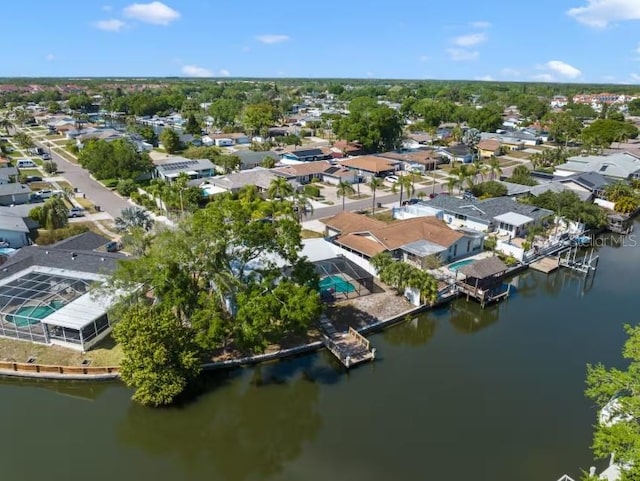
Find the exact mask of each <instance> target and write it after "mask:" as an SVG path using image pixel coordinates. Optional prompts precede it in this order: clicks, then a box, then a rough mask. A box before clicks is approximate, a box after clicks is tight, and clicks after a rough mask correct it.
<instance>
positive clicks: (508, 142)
mask: <svg viewBox="0 0 640 481" xmlns="http://www.w3.org/2000/svg"><path fill="white" fill-rule="evenodd" d="M480 140H481V141H483V140H495V141H497V142H499V143H500V146H501V147H504V149H505V150H523V149H524V146H525V143H524V141H523V140H522V139H520V138H517V137H514V136H513V135H511V133H502V134H499V133H488V132H482V133H481V134H480Z"/></svg>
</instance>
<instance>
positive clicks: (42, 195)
mask: <svg viewBox="0 0 640 481" xmlns="http://www.w3.org/2000/svg"><path fill="white" fill-rule="evenodd" d="M36 195H37V196H38V197H40V198H41V199H48V198H49V197H51V196H52V195H53V191H52V190H51V189H43V190H39V191H38V192H36Z"/></svg>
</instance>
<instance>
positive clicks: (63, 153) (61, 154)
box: [54, 147, 78, 164]
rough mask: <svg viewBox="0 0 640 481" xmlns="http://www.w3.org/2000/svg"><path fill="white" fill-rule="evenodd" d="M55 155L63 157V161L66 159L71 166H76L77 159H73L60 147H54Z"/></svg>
mask: <svg viewBox="0 0 640 481" xmlns="http://www.w3.org/2000/svg"><path fill="white" fill-rule="evenodd" d="M54 150H55V153H56V154H58V155H59V156H60V157H63V158H65V159H67V160H68V161H69V162H71V163H72V164H77V163H78V159H76V158H75V157H73V156H72V155H71V154H70V153H69V152H67V151H66V150H64V149H63V148H61V147H56V148H55V149H54Z"/></svg>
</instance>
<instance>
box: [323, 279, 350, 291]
mask: <svg viewBox="0 0 640 481" xmlns="http://www.w3.org/2000/svg"><path fill="white" fill-rule="evenodd" d="M329 289H333V292H355V291H356V288H355V287H353V284H351V282H349V281H347V280H345V279H343V278H342V277H340V276H328V277H325V278H324V279H322V280H321V281H320V290H321V291H328V290H329Z"/></svg>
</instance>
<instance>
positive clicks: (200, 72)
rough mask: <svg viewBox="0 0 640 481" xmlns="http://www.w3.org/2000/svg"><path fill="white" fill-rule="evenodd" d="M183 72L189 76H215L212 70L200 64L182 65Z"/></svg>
mask: <svg viewBox="0 0 640 481" xmlns="http://www.w3.org/2000/svg"><path fill="white" fill-rule="evenodd" d="M182 73H183V74H184V75H186V76H187V77H213V76H214V74H213V72H212V71H211V70H209V69H207V68H204V67H199V66H198V65H185V66H184V67H182Z"/></svg>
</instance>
